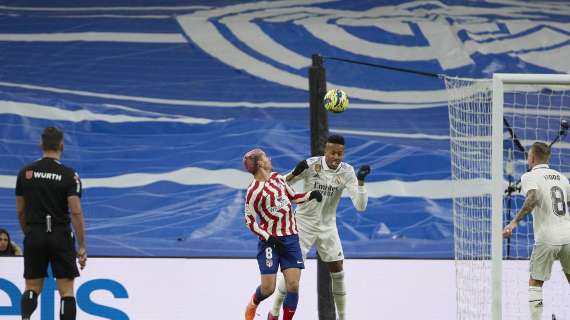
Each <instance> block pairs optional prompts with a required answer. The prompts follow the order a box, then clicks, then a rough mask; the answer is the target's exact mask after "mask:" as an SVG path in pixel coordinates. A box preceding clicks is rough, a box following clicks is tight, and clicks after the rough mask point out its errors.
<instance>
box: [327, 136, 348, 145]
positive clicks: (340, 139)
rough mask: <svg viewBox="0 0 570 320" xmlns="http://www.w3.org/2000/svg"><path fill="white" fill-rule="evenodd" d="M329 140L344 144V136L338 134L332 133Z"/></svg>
mask: <svg viewBox="0 0 570 320" xmlns="http://www.w3.org/2000/svg"><path fill="white" fill-rule="evenodd" d="M327 142H329V143H335V144H341V145H343V146H344V137H343V136H341V135H338V134H332V135H330V136H329V137H328V139H327Z"/></svg>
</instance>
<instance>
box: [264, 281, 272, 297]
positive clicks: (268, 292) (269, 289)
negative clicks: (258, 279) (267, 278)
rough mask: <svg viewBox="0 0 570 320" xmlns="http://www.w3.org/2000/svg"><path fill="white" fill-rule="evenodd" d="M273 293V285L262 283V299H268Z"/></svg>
mask: <svg viewBox="0 0 570 320" xmlns="http://www.w3.org/2000/svg"><path fill="white" fill-rule="evenodd" d="M274 291H275V283H264V284H262V285H261V294H262V295H263V296H264V297H269V296H270V295H272V294H273V292H274Z"/></svg>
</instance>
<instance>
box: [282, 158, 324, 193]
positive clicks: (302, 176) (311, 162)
mask: <svg viewBox="0 0 570 320" xmlns="http://www.w3.org/2000/svg"><path fill="white" fill-rule="evenodd" d="M318 160H319V157H311V158H309V159H306V161H307V164H308V165H309V168H308V169H305V170H303V172H301V174H299V175H298V176H293V178H291V180H290V181H289V182H288V184H289V185H291V186H292V185H294V184H295V183H297V181H301V180H303V179H305V178H307V176H308V174H309V170H310V169H311V165H314V164H315V163H316V162H317V161H318ZM293 170H295V168H293ZM293 170H291V171H289V172H288V173H287V174H286V175H285V177H286V176H288V175H290V174H292V173H293ZM306 191H307V190H305V192H306Z"/></svg>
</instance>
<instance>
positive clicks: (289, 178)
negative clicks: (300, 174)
mask: <svg viewBox="0 0 570 320" xmlns="http://www.w3.org/2000/svg"><path fill="white" fill-rule="evenodd" d="M293 178H295V176H294V175H292V174H290V173H289V174H288V175H286V176H285V181H287V183H289V182H291V180H293Z"/></svg>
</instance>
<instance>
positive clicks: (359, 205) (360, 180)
mask: <svg viewBox="0 0 570 320" xmlns="http://www.w3.org/2000/svg"><path fill="white" fill-rule="evenodd" d="M369 173H370V166H368V165H363V166H361V167H360V169H358V172H357V173H354V169H352V172H351V173H350V175H349V178H348V181H347V182H346V190H347V191H348V194H349V195H350V199H351V200H352V204H353V205H354V208H356V210H357V211H364V210H366V206H367V205H368V191H367V190H366V187H365V186H364V179H365V178H366V176H367V175H368V174H369Z"/></svg>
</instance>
